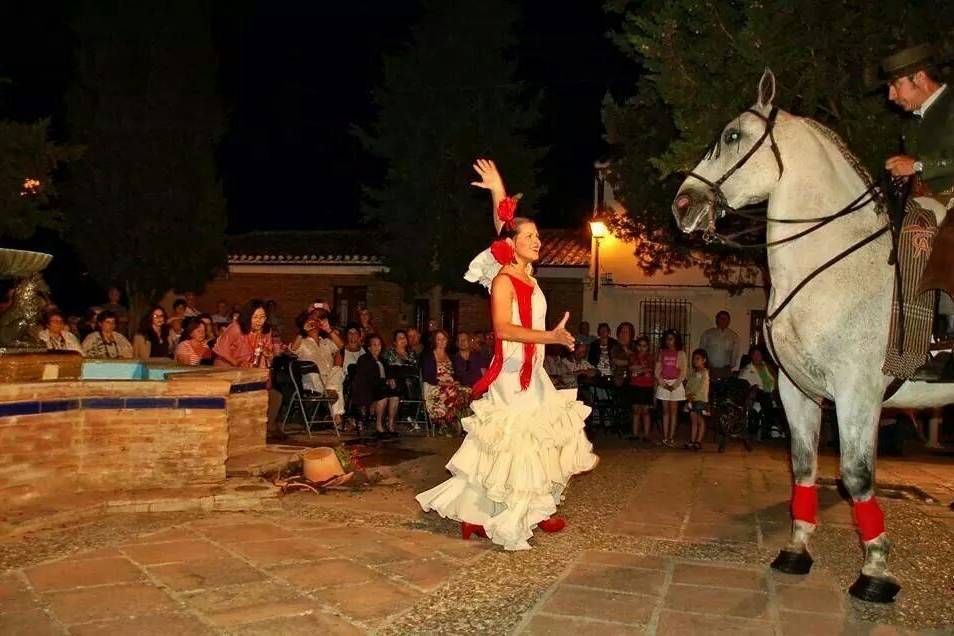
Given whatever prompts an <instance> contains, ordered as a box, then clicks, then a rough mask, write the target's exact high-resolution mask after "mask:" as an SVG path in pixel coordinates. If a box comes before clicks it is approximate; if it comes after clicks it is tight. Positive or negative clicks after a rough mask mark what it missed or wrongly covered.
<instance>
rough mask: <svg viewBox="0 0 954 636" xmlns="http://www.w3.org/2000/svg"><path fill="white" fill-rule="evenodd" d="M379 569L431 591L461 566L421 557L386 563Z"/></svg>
mask: <svg viewBox="0 0 954 636" xmlns="http://www.w3.org/2000/svg"><path fill="white" fill-rule="evenodd" d="M378 571H380V572H383V573H385V574H388V575H391V576H397V577H400V578H401V579H403V580H404V581H407V582H408V583H410V584H411V585H413V586H415V587H417V588H419V589H422V590H424V591H428V592H429V591H431V590H433V589H434V588H436V587H438V586H439V585H441V584H442V583H444V582H445V581H446V580H447V579H448V578H449V577H450V576H451V575H452V574H454V573H455V572H459V571H460V568H459V567H458V566H457V565H456V564H453V563H449V562H447V561H444V560H443V559H420V560H417V561H411V562H403V563H395V564H391V565H384V566H381V567H380V568H378Z"/></svg>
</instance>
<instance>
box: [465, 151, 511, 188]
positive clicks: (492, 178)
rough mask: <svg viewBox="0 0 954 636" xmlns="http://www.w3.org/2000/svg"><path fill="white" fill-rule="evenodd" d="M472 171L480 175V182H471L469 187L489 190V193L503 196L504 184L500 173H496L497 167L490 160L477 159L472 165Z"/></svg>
mask: <svg viewBox="0 0 954 636" xmlns="http://www.w3.org/2000/svg"><path fill="white" fill-rule="evenodd" d="M474 171H475V172H476V173H477V174H478V175H480V181H471V182H470V185H472V186H476V187H478V188H483V189H484V190H490V191H491V193H494V192H496V193H498V194H503V193H504V192H505V190H504V184H503V179H502V178H501V177H500V173H499V172H497V166H496V165H495V164H494V162H493V161H491V160H490V159H478V160H477V162H476V163H475V164H474Z"/></svg>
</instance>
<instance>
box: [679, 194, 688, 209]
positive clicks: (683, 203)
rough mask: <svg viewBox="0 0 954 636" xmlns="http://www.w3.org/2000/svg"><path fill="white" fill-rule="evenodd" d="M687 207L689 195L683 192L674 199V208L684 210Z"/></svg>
mask: <svg viewBox="0 0 954 636" xmlns="http://www.w3.org/2000/svg"><path fill="white" fill-rule="evenodd" d="M688 207H689V197H688V196H686V195H685V194H684V195H682V196H681V197H679V198H678V199H676V208H678V209H680V210H684V209H686V208H688Z"/></svg>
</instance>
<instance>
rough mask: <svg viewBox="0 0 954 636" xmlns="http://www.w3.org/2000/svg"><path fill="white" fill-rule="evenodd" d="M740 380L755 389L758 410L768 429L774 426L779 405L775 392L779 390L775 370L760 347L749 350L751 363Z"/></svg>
mask: <svg viewBox="0 0 954 636" xmlns="http://www.w3.org/2000/svg"><path fill="white" fill-rule="evenodd" d="M739 378H740V379H742V380H745V381H746V382H748V383H749V384H750V385H751V386H752V387H754V389H755V402H756V410H759V411H761V412H762V414H763V416H764V417H765V424H766V425H767V427H768V428H771V426H772V425H773V424H774V421H775V415H776V408H777V403H776V401H775V391H776V389H777V388H778V382H777V377H776V375H775V370H774V369H773V368H772V367H771V365H769V364H768V363H767V362H766V361H765V354H764V353H763V352H762V349H761V348H760V347H757V346H755V347H752V348H751V349H749V361H748V363H747V364H745V365H744V366H743V367H742V370H741V371H739Z"/></svg>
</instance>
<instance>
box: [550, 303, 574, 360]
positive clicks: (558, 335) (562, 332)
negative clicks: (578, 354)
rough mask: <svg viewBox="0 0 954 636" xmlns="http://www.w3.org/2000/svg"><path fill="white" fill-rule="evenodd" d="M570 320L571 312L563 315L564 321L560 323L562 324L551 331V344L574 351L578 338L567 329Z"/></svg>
mask: <svg viewBox="0 0 954 636" xmlns="http://www.w3.org/2000/svg"><path fill="white" fill-rule="evenodd" d="M569 319H570V312H566V313H565V314H563V320H561V321H560V324H558V325H557V326H556V327H554V328H553V330H552V331H550V344H557V345H563V346H564V347H566V348H567V349H569V350H570V351H572V350H573V347H574V346H575V345H576V338H574V337H573V334H572V333H570V332H569V331H567V329H566V321H567V320H569Z"/></svg>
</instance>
